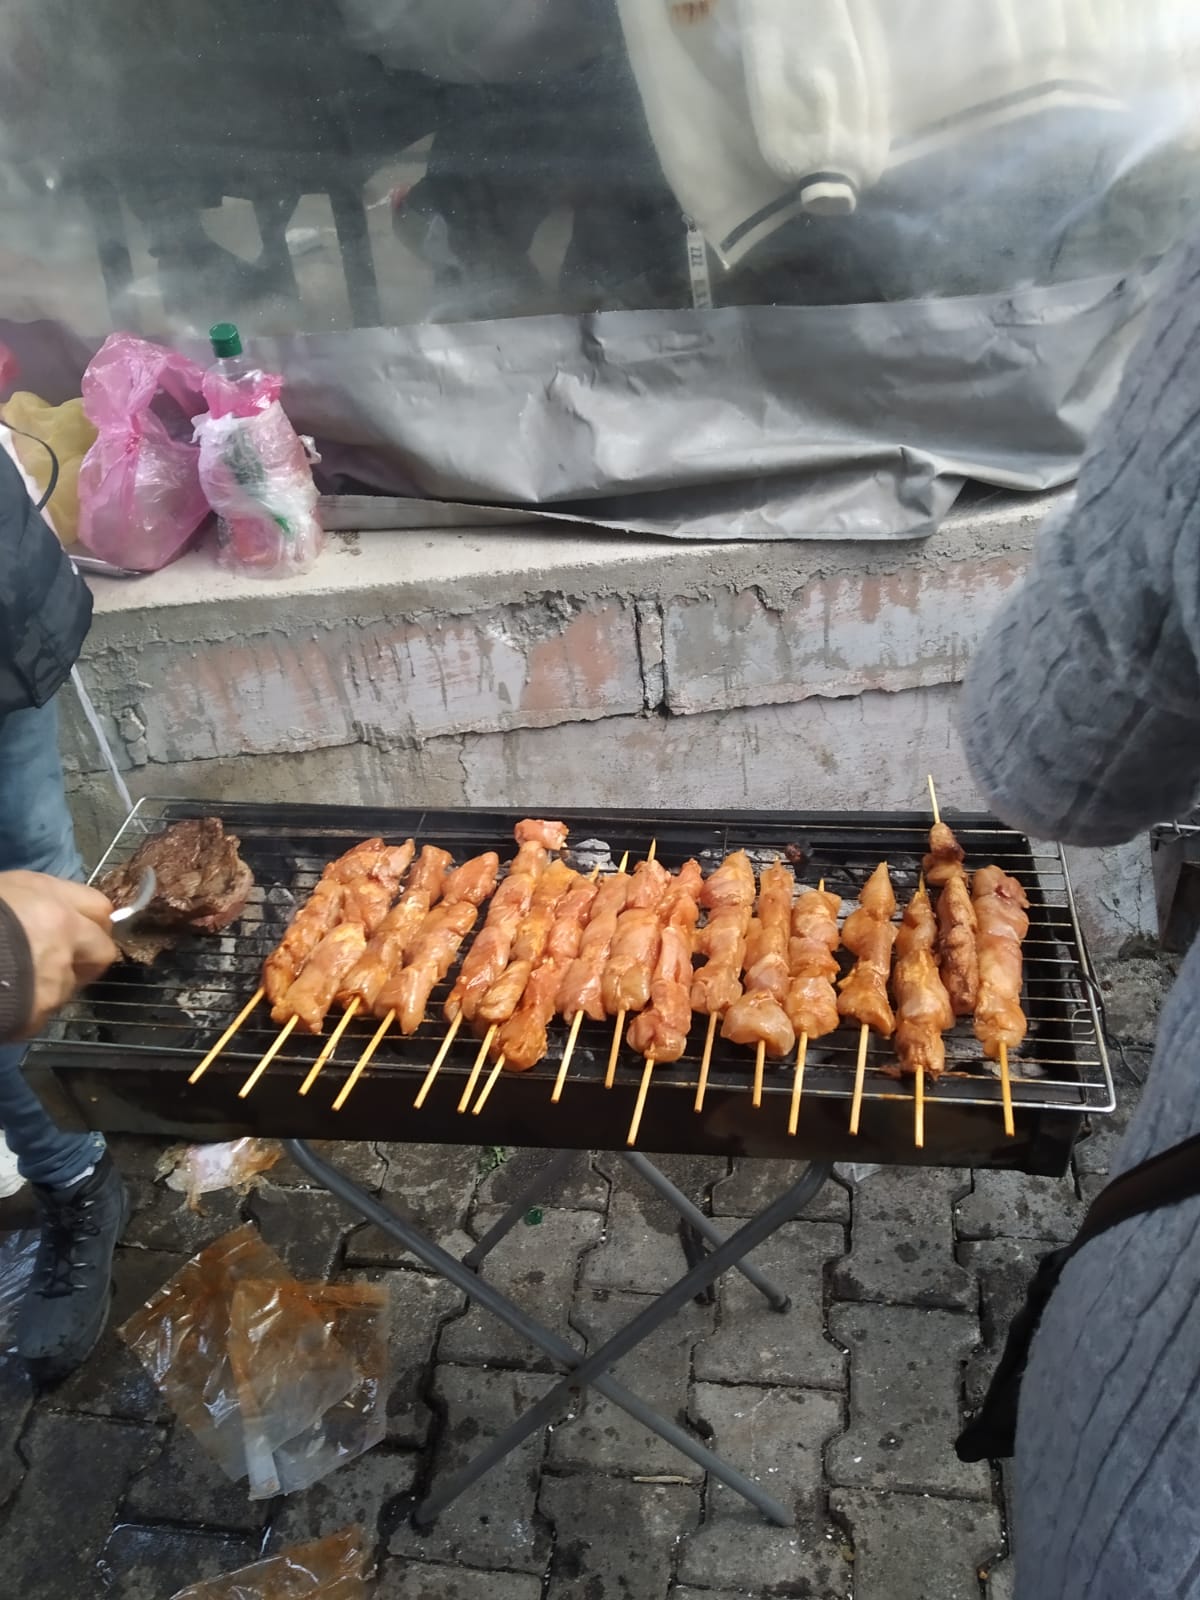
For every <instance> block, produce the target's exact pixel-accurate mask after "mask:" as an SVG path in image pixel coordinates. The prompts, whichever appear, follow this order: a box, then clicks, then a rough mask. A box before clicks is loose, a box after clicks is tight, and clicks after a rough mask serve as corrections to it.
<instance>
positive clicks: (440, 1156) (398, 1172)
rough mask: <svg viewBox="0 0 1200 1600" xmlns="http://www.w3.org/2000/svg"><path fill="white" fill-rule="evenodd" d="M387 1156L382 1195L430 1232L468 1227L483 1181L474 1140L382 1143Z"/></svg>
mask: <svg viewBox="0 0 1200 1600" xmlns="http://www.w3.org/2000/svg"><path fill="white" fill-rule="evenodd" d="M379 1148H380V1150H381V1151H382V1153H383V1154H384V1155H385V1156H386V1157H387V1163H388V1169H387V1175H386V1177H385V1178H384V1184H383V1198H384V1200H385V1201H387V1203H388V1204H389V1205H391V1206H395V1207H396V1208H397V1209H398V1210H400V1211H401V1212H402V1213H403V1214H404V1215H406V1216H407V1217H409V1218H410V1219H411V1220H412V1221H413V1222H415V1223H416V1224H417V1226H418V1227H419V1228H422V1229H423V1230H424V1231H425V1232H426V1233H445V1232H447V1231H449V1230H450V1229H454V1228H458V1229H465V1228H466V1222H467V1212H468V1211H469V1210H470V1206H471V1200H472V1198H473V1196H474V1194H475V1186H476V1184H477V1183H478V1181H479V1149H478V1147H477V1146H475V1145H465V1144H464V1145H454V1144H397V1143H391V1144H381V1145H380V1146H379Z"/></svg>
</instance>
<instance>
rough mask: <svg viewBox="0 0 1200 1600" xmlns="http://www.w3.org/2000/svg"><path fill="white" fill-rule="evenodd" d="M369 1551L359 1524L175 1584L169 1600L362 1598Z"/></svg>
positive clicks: (367, 1588) (366, 1586) (367, 1592)
mask: <svg viewBox="0 0 1200 1600" xmlns="http://www.w3.org/2000/svg"><path fill="white" fill-rule="evenodd" d="M369 1568H370V1553H369V1549H368V1547H367V1542H366V1535H365V1533H364V1532H363V1530H362V1528H361V1527H358V1526H355V1527H352V1528H343V1529H342V1530H341V1532H339V1533H331V1534H329V1535H328V1536H327V1537H326V1538H324V1539H313V1540H310V1541H309V1542H308V1543H307V1544H296V1545H292V1546H291V1547H290V1549H287V1550H284V1551H281V1553H280V1554H279V1555H277V1556H270V1557H268V1558H267V1559H266V1560H265V1561H256V1562H254V1563H253V1564H252V1565H251V1566H248V1567H239V1568H238V1570H237V1571H236V1572H227V1573H225V1574H224V1576H222V1577H220V1578H210V1579H208V1581H207V1582H205V1583H192V1584H189V1585H188V1587H187V1588H186V1589H178V1590H176V1592H175V1593H174V1594H173V1595H172V1596H171V1600H367V1597H368V1596H369V1595H370V1594H371V1592H372V1585H371V1584H370V1583H369V1582H368V1574H369Z"/></svg>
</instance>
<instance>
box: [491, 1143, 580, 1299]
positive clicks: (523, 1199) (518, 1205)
mask: <svg viewBox="0 0 1200 1600" xmlns="http://www.w3.org/2000/svg"><path fill="white" fill-rule="evenodd" d="M578 1153H579V1152H578V1151H576V1150H560V1151H559V1152H558V1154H557V1155H556V1156H555V1158H554V1160H553V1161H551V1162H550V1163H549V1165H548V1166H545V1167H543V1168H542V1170H541V1171H540V1172H539V1173H538V1174H537V1176H536V1177H534V1178H531V1179H530V1181H529V1182H528V1183H527V1184H526V1185H525V1187H524V1188H523V1189H522V1190H521V1192H520V1194H519V1195H518V1196H517V1198H516V1199H515V1200H514V1201H513V1203H512V1205H510V1206H509V1208H508V1210H507V1211H506V1212H505V1213H504V1215H503V1216H502V1217H501V1218H500V1220H499V1222H496V1223H494V1224H493V1225H492V1227H490V1228H489V1229H488V1231H487V1232H486V1233H485V1234H484V1236H483V1238H482V1239H480V1241H479V1243H478V1244H477V1245H475V1246H474V1247H473V1248H472V1249H470V1250H468V1251H467V1253H466V1255H465V1256H464V1257H463V1258H462V1264H463V1266H464V1267H470V1268H471V1270H472V1272H474V1271H477V1270H478V1269H479V1267H481V1266H482V1265H483V1263H484V1261H485V1260H486V1258H487V1257H488V1256H489V1255H491V1253H492V1251H493V1250H494V1249H495V1248H496V1246H497V1245H498V1244H499V1243H500V1241H501V1239H503V1238H504V1236H505V1234H506V1233H509V1232H511V1231H512V1229H513V1228H515V1227H516V1225H517V1223H518V1222H520V1220H521V1218H522V1217H523V1216H524V1215H525V1213H526V1212H527V1211H528V1210H529V1208H530V1206H531V1205H532V1204H533V1203H534V1201H535V1200H540V1199H541V1198H542V1196H543V1195H544V1194H545V1193H546V1191H547V1190H548V1189H549V1188H551V1187H552V1186H553V1185H554V1183H555V1182H556V1181H557V1179H558V1177H559V1175H560V1174H561V1173H563V1172H565V1171H566V1170H567V1168H568V1167H569V1166H570V1165H571V1162H572V1161H574V1159H575V1157H576V1155H577V1154H578Z"/></svg>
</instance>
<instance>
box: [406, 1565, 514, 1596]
mask: <svg viewBox="0 0 1200 1600" xmlns="http://www.w3.org/2000/svg"><path fill="white" fill-rule="evenodd" d="M541 1594H542V1580H541V1578H540V1577H534V1576H533V1575H532V1574H529V1573H523V1572H468V1571H467V1570H466V1568H465V1567H438V1566H433V1565H431V1564H430V1563H429V1562H426V1561H408V1562H405V1563H404V1564H403V1565H402V1564H401V1563H400V1562H397V1561H389V1562H388V1563H387V1565H386V1567H385V1568H384V1571H383V1576H382V1577H381V1578H380V1580H379V1586H378V1588H377V1589H376V1590H375V1600H541Z"/></svg>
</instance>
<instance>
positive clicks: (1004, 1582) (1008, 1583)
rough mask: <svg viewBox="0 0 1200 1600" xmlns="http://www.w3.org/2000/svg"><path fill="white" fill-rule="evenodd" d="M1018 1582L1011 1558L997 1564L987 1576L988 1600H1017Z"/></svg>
mask: <svg viewBox="0 0 1200 1600" xmlns="http://www.w3.org/2000/svg"><path fill="white" fill-rule="evenodd" d="M1016 1581H1017V1574H1016V1568H1015V1567H1014V1565H1013V1562H1012V1558H1011V1557H1009V1558H1008V1559H1006V1560H1004V1561H1001V1562H999V1563H997V1565H996V1566H994V1567H992V1568H991V1569H990V1570H989V1572H988V1575H987V1600H1016V1593H1017V1589H1016Z"/></svg>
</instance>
